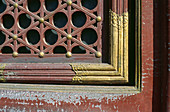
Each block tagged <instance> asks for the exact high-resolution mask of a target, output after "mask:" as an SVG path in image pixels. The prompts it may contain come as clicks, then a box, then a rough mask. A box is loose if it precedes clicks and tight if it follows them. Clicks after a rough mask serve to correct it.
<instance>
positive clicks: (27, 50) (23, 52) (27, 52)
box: [18, 46, 31, 54]
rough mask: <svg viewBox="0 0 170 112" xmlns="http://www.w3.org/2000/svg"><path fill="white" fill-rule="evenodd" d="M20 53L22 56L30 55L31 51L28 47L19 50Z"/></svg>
mask: <svg viewBox="0 0 170 112" xmlns="http://www.w3.org/2000/svg"><path fill="white" fill-rule="evenodd" d="M18 53H20V54H30V53H31V51H30V49H29V48H28V47H25V46H22V47H20V48H19V49H18Z"/></svg>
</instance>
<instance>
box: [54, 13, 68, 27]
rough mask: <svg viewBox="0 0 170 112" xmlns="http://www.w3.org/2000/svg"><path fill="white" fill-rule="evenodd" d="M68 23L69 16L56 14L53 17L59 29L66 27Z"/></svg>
mask: <svg viewBox="0 0 170 112" xmlns="http://www.w3.org/2000/svg"><path fill="white" fill-rule="evenodd" d="M67 21H68V19H67V16H66V15H65V14H64V13H62V12H59V13H56V14H55V15H54V17H53V22H54V25H55V26H56V27H58V28H62V27H64V26H65V25H66V24H67Z"/></svg>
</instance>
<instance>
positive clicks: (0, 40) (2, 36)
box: [0, 31, 6, 45]
mask: <svg viewBox="0 0 170 112" xmlns="http://www.w3.org/2000/svg"><path fill="white" fill-rule="evenodd" d="M5 40H6V37H5V34H4V32H2V31H0V45H2V44H3V43H4V42H5Z"/></svg>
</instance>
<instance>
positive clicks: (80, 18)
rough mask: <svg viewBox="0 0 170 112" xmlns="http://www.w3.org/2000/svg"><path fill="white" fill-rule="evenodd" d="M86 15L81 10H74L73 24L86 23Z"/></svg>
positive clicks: (79, 25)
mask: <svg viewBox="0 0 170 112" xmlns="http://www.w3.org/2000/svg"><path fill="white" fill-rule="evenodd" d="M86 19H87V18H86V15H85V14H84V13H83V12H80V11H78V12H75V13H73V15H72V22H73V25H74V26H76V27H82V26H83V25H84V24H85V23H86Z"/></svg>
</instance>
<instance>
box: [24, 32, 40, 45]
mask: <svg viewBox="0 0 170 112" xmlns="http://www.w3.org/2000/svg"><path fill="white" fill-rule="evenodd" d="M27 40H28V42H29V43H30V44H32V45H35V44H37V43H38V42H39V41H40V34H39V33H38V31H37V30H29V31H28V32H27Z"/></svg>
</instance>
